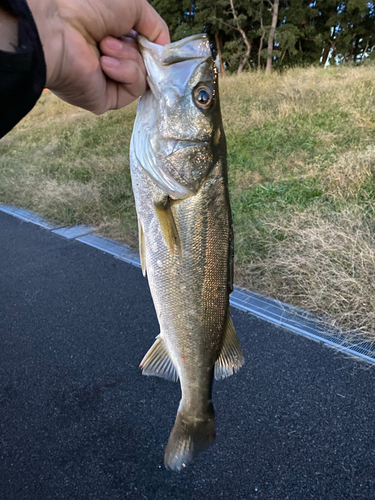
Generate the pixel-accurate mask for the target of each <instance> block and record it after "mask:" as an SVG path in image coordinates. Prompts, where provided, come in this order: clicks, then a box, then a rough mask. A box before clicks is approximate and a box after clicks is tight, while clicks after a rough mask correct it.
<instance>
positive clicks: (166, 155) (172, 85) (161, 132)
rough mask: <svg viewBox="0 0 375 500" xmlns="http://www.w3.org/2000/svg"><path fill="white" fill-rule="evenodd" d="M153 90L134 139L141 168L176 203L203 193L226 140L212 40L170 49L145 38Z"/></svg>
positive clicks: (196, 38)
mask: <svg viewBox="0 0 375 500" xmlns="http://www.w3.org/2000/svg"><path fill="white" fill-rule="evenodd" d="M139 47H140V50H141V53H142V56H143V59H144V62H145V66H146V70H147V75H148V76H147V81H148V84H149V90H148V91H146V93H145V94H144V95H143V96H142V97H141V99H140V102H139V107H138V111H137V118H136V122H135V125H134V131H133V136H132V147H133V149H134V152H135V156H136V157H137V159H138V161H139V163H140V164H141V166H142V167H143V168H144V170H145V171H146V172H147V173H148V174H149V175H150V177H151V178H152V179H153V180H154V182H156V184H157V185H158V186H159V187H160V188H161V189H162V190H163V191H164V193H166V194H168V196H170V197H171V198H173V199H184V198H186V197H188V196H192V195H194V194H196V193H197V191H198V190H199V188H200V186H201V185H202V183H203V181H204V179H205V178H206V177H207V175H208V173H209V172H210V171H211V169H212V168H213V165H214V158H215V148H217V146H218V144H219V142H220V137H221V136H223V135H224V134H223V131H222V124H221V114H220V104H219V96H218V72H217V69H216V67H215V65H214V62H213V59H212V54H211V48H210V44H209V41H208V38H207V36H206V35H194V36H191V37H188V38H184V39H183V40H180V41H178V42H174V43H171V44H168V45H166V46H164V47H162V46H160V45H156V44H154V43H151V42H150V41H149V40H147V38H145V37H143V36H140V37H139Z"/></svg>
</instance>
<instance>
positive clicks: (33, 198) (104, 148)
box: [0, 65, 375, 340]
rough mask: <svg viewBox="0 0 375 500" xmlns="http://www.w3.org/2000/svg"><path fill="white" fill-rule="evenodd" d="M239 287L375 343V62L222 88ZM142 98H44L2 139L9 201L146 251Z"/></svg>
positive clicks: (0, 194)
mask: <svg viewBox="0 0 375 500" xmlns="http://www.w3.org/2000/svg"><path fill="white" fill-rule="evenodd" d="M221 102H222V111H223V120H224V126H225V129H226V134H227V140H228V164H229V176H230V190H231V199H232V208H233V214H234V228H235V238H236V240H235V243H236V282H237V283H238V284H241V285H243V286H246V287H248V288H250V289H252V290H255V291H258V292H260V293H263V294H266V295H269V296H272V297H275V298H278V299H280V300H283V301H286V302H288V303H291V304H294V305H297V306H301V307H303V308H305V309H308V310H310V311H313V312H317V313H319V314H323V315H325V316H327V317H329V318H330V320H331V322H332V323H336V324H341V325H342V326H344V327H345V328H348V329H354V328H357V329H358V328H360V329H361V330H362V331H363V332H366V333H368V334H369V335H373V338H374V340H375V304H374V302H375V301H374V296H375V239H374V236H375V213H374V212H375V211H374V207H375V180H374V175H375V66H374V65H368V66H364V67H358V68H354V67H351V66H349V67H340V68H329V69H326V70H322V69H320V68H308V69H293V70H290V71H288V72H286V73H284V74H282V75H277V74H274V75H271V76H266V75H265V74H263V73H259V74H257V73H251V74H246V75H243V76H241V77H231V78H228V79H226V80H223V81H222V82H221ZM135 110H136V106H135V105H133V106H130V107H128V108H126V109H125V110H122V111H120V112H112V113H108V114H106V115H105V116H102V117H99V118H98V117H95V116H92V115H89V114H88V113H86V112H84V111H80V110H78V109H77V108H73V107H71V106H68V105H67V104H64V103H62V102H59V101H58V100H57V99H56V98H54V96H52V95H51V94H45V95H43V97H42V99H41V100H40V102H39V103H38V105H37V106H36V108H35V109H34V110H33V112H32V113H31V114H30V115H29V116H28V117H26V118H25V119H24V120H23V121H22V122H21V124H19V125H18V127H17V128H16V129H15V130H14V131H13V132H12V133H11V134H9V135H8V136H7V137H5V138H4V139H3V140H2V141H0V201H2V202H5V203H14V204H16V205H20V206H23V207H26V208H31V209H33V210H35V211H37V212H39V213H41V214H43V215H45V216H47V217H49V218H52V219H54V220H55V221H58V222H63V223H67V224H77V223H82V222H85V223H88V224H92V225H95V226H97V227H98V228H99V231H100V232H102V233H103V234H105V235H109V236H111V237H114V238H117V239H120V240H122V241H125V242H127V243H129V244H132V245H136V238H137V236H136V232H137V231H136V216H135V211H134V206H133V198H132V192H131V184H130V175H129V161H128V151H129V139H130V135H131V129H132V124H133V120H134V117H135Z"/></svg>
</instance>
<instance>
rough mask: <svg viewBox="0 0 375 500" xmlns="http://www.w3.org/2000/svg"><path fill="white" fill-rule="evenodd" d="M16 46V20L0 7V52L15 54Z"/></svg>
mask: <svg viewBox="0 0 375 500" xmlns="http://www.w3.org/2000/svg"><path fill="white" fill-rule="evenodd" d="M17 45H18V19H17V17H16V16H14V15H13V14H9V12H7V11H6V10H4V9H3V8H2V7H0V50H3V51H5V52H15V50H16V47H17Z"/></svg>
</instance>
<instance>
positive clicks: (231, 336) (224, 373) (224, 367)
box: [215, 308, 244, 380]
mask: <svg viewBox="0 0 375 500" xmlns="http://www.w3.org/2000/svg"><path fill="white" fill-rule="evenodd" d="M243 364H244V357H243V353H242V349H241V346H240V343H239V341H238V338H237V335H236V330H235V329H234V325H233V322H232V318H231V316H230V309H229V308H228V312H227V319H226V322H225V334H224V340H223V346H222V348H221V353H220V356H219V358H218V360H217V361H216V363H215V379H216V380H220V379H222V378H226V377H229V376H230V375H233V373H234V372H236V371H238V370H239V369H240V368H241V366H242V365H243Z"/></svg>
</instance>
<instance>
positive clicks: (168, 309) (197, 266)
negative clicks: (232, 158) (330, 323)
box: [130, 35, 244, 470]
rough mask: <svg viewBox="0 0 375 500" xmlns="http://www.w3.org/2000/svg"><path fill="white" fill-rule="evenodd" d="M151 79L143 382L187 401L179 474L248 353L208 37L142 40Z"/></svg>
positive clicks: (174, 464)
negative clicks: (151, 332)
mask: <svg viewBox="0 0 375 500" xmlns="http://www.w3.org/2000/svg"><path fill="white" fill-rule="evenodd" d="M139 46H140V50H141V53H142V56H143V58H144V62H145V65H146V69H147V73H148V84H149V87H150V90H148V91H147V92H146V93H145V94H144V95H143V96H142V98H141V99H140V102H139V106H138V111H137V117H136V120H135V124H134V130H133V135H132V140H131V148H130V162H131V175H132V184H133V191H134V196H135V202H136V209H137V215H138V224H139V240H140V255H141V264H142V270H143V274H144V275H146V272H147V276H148V281H149V285H150V290H151V294H152V298H153V301H154V305H155V309H156V313H157V317H158V320H159V324H160V334H159V335H158V336H157V337H156V341H155V343H154V344H153V346H152V347H151V349H150V350H149V351H148V352H147V354H146V356H145V357H144V358H143V360H142V362H141V365H140V366H141V368H142V369H143V374H144V375H156V376H158V377H164V378H166V379H169V380H174V381H177V380H178V379H179V380H180V384H181V392H182V397H181V401H180V405H179V408H178V412H177V417H176V422H175V425H174V427H173V430H172V432H171V435H170V437H169V441H168V444H167V447H166V450H165V456H164V462H165V466H166V467H167V468H169V469H172V470H180V469H181V468H182V467H185V466H186V465H187V464H188V463H190V462H191V461H192V460H193V458H194V457H195V456H196V454H197V453H198V452H200V451H202V450H204V449H205V448H206V447H207V446H208V445H210V444H211V443H212V442H213V440H214V438H215V422H214V410H213V405H212V401H211V393H212V383H213V379H214V377H215V378H216V379H221V378H225V377H228V376H229V375H232V374H233V372H235V371H237V370H238V369H239V368H240V367H241V366H242V364H243V362H244V360H243V354H242V350H241V347H240V344H239V342H238V339H237V336H236V332H235V329H234V326H233V323H232V320H231V315H230V309H229V294H230V292H231V291H232V280H233V273H232V269H233V235H232V234H233V233H232V220H231V211H230V204H229V194H228V187H227V184H228V182H227V163H226V141H225V135H224V130H223V126H222V121H221V113H220V103H219V92H218V73H217V70H216V68H215V66H214V64H213V60H212V55H211V49H210V45H209V41H208V38H207V37H206V36H205V35H194V36H191V37H188V38H185V39H183V40H180V41H178V42H175V43H171V44H169V45H166V46H165V47H161V46H159V45H155V44H153V43H151V42H149V41H148V40H147V39H146V38H144V37H139Z"/></svg>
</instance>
